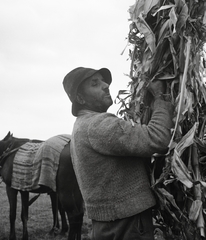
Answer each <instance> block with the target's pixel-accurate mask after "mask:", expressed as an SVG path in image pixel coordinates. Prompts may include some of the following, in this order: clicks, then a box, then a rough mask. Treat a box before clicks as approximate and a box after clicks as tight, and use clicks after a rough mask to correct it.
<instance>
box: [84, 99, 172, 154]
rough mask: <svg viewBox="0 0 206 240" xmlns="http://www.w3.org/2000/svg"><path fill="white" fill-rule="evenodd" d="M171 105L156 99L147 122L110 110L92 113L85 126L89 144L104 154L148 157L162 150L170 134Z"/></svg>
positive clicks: (163, 151) (166, 145)
mask: <svg viewBox="0 0 206 240" xmlns="http://www.w3.org/2000/svg"><path fill="white" fill-rule="evenodd" d="M172 113H173V111H172V105H171V103H169V102H165V101H162V100H160V99H158V100H156V101H155V103H154V110H153V114H152V117H151V120H150V121H149V123H148V125H144V124H135V125H132V124H131V122H129V121H125V120H122V119H120V118H118V117H116V116H115V115H113V114H109V113H104V114H98V115H96V116H93V119H92V121H91V123H90V125H89V128H88V139H89V142H90V144H91V148H93V149H94V150H95V151H97V152H99V153H101V154H103V155H113V156H138V157H150V156H151V155H152V154H154V153H165V152H166V151H167V147H168V144H169V141H170V137H171V128H172V126H173V124H172Z"/></svg>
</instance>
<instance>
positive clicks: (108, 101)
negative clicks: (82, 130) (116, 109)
mask: <svg viewBox="0 0 206 240" xmlns="http://www.w3.org/2000/svg"><path fill="white" fill-rule="evenodd" d="M77 101H78V102H79V103H80V104H81V105H82V106H83V107H84V109H89V110H92V111H96V112H106V111H107V109H108V108H109V107H110V106H111V105H112V103H113V101H112V98H111V95H110V92H109V85H108V84H107V83H106V82H104V79H103V77H102V75H101V74H100V73H95V74H94V75H93V76H91V77H90V78H88V79H87V80H85V81H84V82H83V83H82V84H81V85H80V87H79V89H78V94H77Z"/></svg>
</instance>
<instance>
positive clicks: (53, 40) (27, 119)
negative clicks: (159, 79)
mask: <svg viewBox="0 0 206 240" xmlns="http://www.w3.org/2000/svg"><path fill="white" fill-rule="evenodd" d="M134 2H135V1H134V0H121V1H120V0H73V1H69V0H58V1H57V0H18V1H17V0H5V1H3V0H1V7H0V29H1V37H0V78H1V88H0V107H1V117H0V126H1V127H0V139H2V138H4V136H5V135H6V134H7V132H8V131H11V132H12V133H13V134H14V136H15V137H19V138H20V137H27V138H30V139H34V138H36V139H42V140H46V139H48V138H50V137H52V136H55V135H58V134H62V133H63V134H71V132H72V127H73V123H74V121H75V117H73V116H72V114H71V104H70V101H69V98H68V97H67V95H66V93H65V92H64V90H63V86H62V80H63V78H64V76H65V75H66V74H67V73H68V72H69V71H70V70H72V69H73V68H76V67H79V66H83V67H91V68H95V69H99V68H102V67H107V68H109V69H110V70H111V72H112V76H113V82H112V84H111V94H112V97H113V99H114V98H115V97H116V95H117V93H118V91H119V90H121V89H126V86H127V84H128V82H129V78H128V77H126V76H125V74H128V73H129V64H130V62H129V61H127V59H128V50H126V51H125V53H124V54H123V55H121V52H122V50H123V49H124V47H125V46H126V43H127V40H126V37H127V34H128V31H129V24H130V22H129V21H128V19H129V13H128V9H129V7H130V6H131V5H133V4H134ZM118 108H119V106H117V105H116V106H113V107H111V108H110V109H109V111H110V112H113V113H116V111H117V109H118Z"/></svg>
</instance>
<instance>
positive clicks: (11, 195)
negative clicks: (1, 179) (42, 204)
mask: <svg viewBox="0 0 206 240" xmlns="http://www.w3.org/2000/svg"><path fill="white" fill-rule="evenodd" d="M6 192H7V196H8V200H9V205H10V212H9V218H10V235H9V240H16V232H15V220H16V206H17V193H18V191H17V190H16V189H13V188H11V187H9V186H6Z"/></svg>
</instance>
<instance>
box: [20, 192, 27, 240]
mask: <svg viewBox="0 0 206 240" xmlns="http://www.w3.org/2000/svg"><path fill="white" fill-rule="evenodd" d="M20 193H21V221H22V223H23V238H22V240H28V230H27V222H28V214H29V192H28V191H20Z"/></svg>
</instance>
